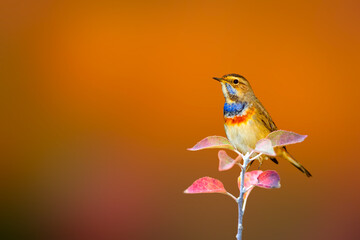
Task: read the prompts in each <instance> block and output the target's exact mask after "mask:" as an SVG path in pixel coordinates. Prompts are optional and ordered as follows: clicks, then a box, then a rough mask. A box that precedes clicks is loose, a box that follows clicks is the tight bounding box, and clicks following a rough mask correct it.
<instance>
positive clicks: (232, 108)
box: [224, 102, 247, 118]
mask: <svg viewBox="0 0 360 240" xmlns="http://www.w3.org/2000/svg"><path fill="white" fill-rule="evenodd" d="M246 107H247V103H246V102H234V103H225V104H224V116H225V117H227V118H229V117H230V118H231V117H235V116H238V115H241V113H242V112H243V111H244V109H245V108H246Z"/></svg>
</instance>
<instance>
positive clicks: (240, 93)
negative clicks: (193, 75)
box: [213, 73, 311, 177]
mask: <svg viewBox="0 0 360 240" xmlns="http://www.w3.org/2000/svg"><path fill="white" fill-rule="evenodd" d="M213 79H215V80H217V81H219V82H220V83H221V88H222V92H223V94H224V97H225V103H224V120H225V124H224V126H225V132H226V136H227V138H228V139H229V141H230V143H231V144H232V145H233V146H234V147H235V148H236V149H237V150H238V151H240V152H241V153H242V154H243V155H245V154H246V153H247V152H250V151H251V150H252V149H255V145H256V143H257V142H258V141H259V140H260V139H263V138H266V136H267V135H268V134H269V133H271V132H273V131H275V130H277V127H276V125H275V123H274V121H273V120H272V118H271V116H270V114H269V113H268V112H267V111H266V109H265V108H264V106H263V105H262V104H261V102H260V101H259V99H257V97H256V96H255V94H254V91H253V89H252V87H251V86H250V83H249V81H248V80H246V78H245V77H243V76H241V75H239V74H235V73H232V74H226V75H224V76H222V77H221V78H217V77H214V78H213ZM274 151H275V153H276V156H275V157H271V156H267V155H261V156H260V158H259V160H260V164H261V163H262V161H263V160H267V159H270V160H272V161H273V162H275V163H276V164H277V163H278V159H279V160H281V159H285V160H287V161H289V162H290V163H291V164H292V165H294V166H295V167H296V168H297V169H299V170H300V171H301V172H303V173H305V175H306V176H307V177H311V174H310V172H309V171H308V170H306V169H305V168H304V167H303V166H302V165H301V164H300V163H299V162H298V161H296V160H295V159H294V158H293V157H292V156H291V155H290V153H289V152H288V150H287V149H286V147H284V146H283V147H275V148H274Z"/></svg>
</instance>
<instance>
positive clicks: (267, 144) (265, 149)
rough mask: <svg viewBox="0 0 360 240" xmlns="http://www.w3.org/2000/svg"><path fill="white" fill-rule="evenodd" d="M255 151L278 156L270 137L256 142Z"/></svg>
mask: <svg viewBox="0 0 360 240" xmlns="http://www.w3.org/2000/svg"><path fill="white" fill-rule="evenodd" d="M254 151H255V152H258V153H264V154H266V155H270V156H276V154H275V151H274V148H273V145H272V144H271V141H270V140H269V139H266V138H264V139H261V140H259V141H258V142H257V143H256V146H255V149H254Z"/></svg>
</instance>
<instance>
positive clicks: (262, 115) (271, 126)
mask: <svg viewBox="0 0 360 240" xmlns="http://www.w3.org/2000/svg"><path fill="white" fill-rule="evenodd" d="M254 103H255V108H257V110H258V111H259V112H258V114H257V116H258V118H259V121H261V122H262V123H263V124H264V126H265V127H266V128H267V129H268V130H269V131H270V132H273V131H275V130H277V127H276V125H275V123H274V121H273V120H272V119H271V117H270V114H269V113H268V112H267V111H266V109H265V108H264V106H263V105H262V104H261V102H260V101H259V100H258V99H256V100H255V101H254Z"/></svg>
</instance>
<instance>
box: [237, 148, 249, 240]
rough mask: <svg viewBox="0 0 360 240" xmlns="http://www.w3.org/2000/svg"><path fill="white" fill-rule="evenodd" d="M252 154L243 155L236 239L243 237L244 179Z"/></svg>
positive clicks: (239, 239)
mask: <svg viewBox="0 0 360 240" xmlns="http://www.w3.org/2000/svg"><path fill="white" fill-rule="evenodd" d="M251 154H252V152H251V153H249V154H246V155H245V156H244V157H243V160H244V162H243V165H242V167H241V173H240V181H241V182H240V196H239V197H238V198H237V204H238V209H239V214H238V232H237V234H236V239H237V240H241V239H242V230H243V224H242V222H243V216H244V210H245V209H243V204H244V193H245V190H246V189H245V188H244V179H245V172H246V167H247V165H248V163H249V161H250V155H251Z"/></svg>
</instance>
